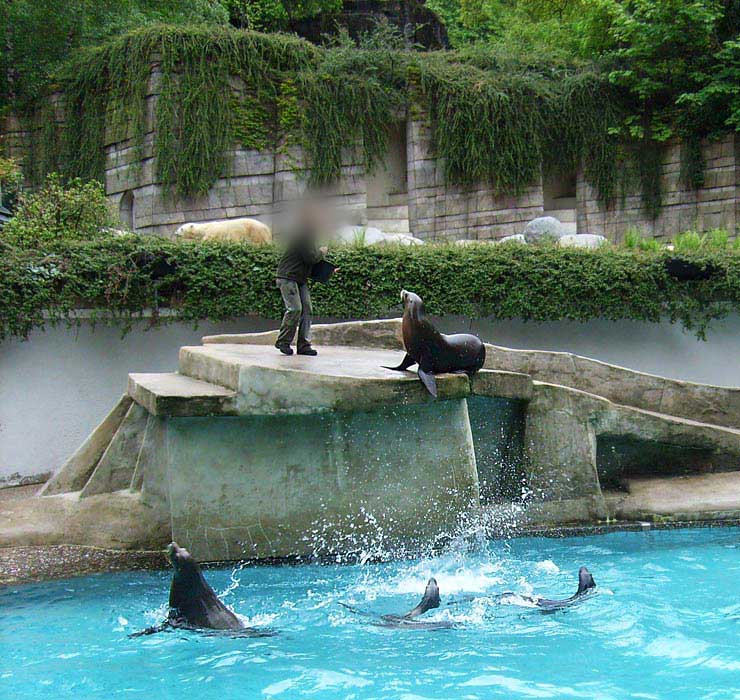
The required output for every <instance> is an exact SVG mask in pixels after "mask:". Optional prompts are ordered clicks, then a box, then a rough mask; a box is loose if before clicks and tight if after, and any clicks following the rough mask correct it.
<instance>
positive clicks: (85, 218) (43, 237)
mask: <svg viewBox="0 0 740 700" xmlns="http://www.w3.org/2000/svg"><path fill="white" fill-rule="evenodd" d="M118 225H119V224H118V222H117V220H116V219H115V218H114V217H113V214H112V212H111V211H110V207H109V204H108V201H107V200H106V198H105V190H104V188H103V185H101V184H100V183H99V182H95V181H91V182H84V181H83V180H80V179H75V180H72V181H71V182H69V183H68V184H66V185H64V184H62V180H61V178H60V177H59V175H57V174H51V175H49V176H48V177H47V178H46V181H45V182H44V185H43V187H41V189H40V190H38V191H37V192H33V193H30V194H23V195H21V196H20V198H19V200H18V206H17V208H16V212H15V216H14V217H13V218H12V219H11V220H10V221H9V222H8V223H7V224H6V225H5V227H4V228H3V230H2V232H1V233H0V236H1V237H2V240H4V241H5V242H6V243H10V244H12V245H17V246H23V247H30V248H35V247H38V246H43V245H45V244H48V243H53V242H55V241H90V240H95V239H98V238H102V237H106V236H109V235H110V232H109V231H106V229H110V228H113V227H115V226H118Z"/></svg>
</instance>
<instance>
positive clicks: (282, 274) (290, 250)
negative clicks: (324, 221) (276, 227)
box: [276, 236, 324, 284]
mask: <svg viewBox="0 0 740 700" xmlns="http://www.w3.org/2000/svg"><path fill="white" fill-rule="evenodd" d="M323 257H324V256H323V254H322V252H321V251H320V250H319V249H318V248H317V247H316V243H315V241H314V239H313V237H312V236H298V237H297V238H295V239H294V240H293V241H291V242H290V243H289V244H288V247H287V248H286V250H285V252H284V253H283V256H282V257H281V258H280V262H279V263H278V269H277V275H276V276H277V278H278V279H286V280H292V281H293V282H297V283H298V284H305V283H306V282H307V281H308V278H309V276H310V274H311V268H312V267H313V266H314V265H315V264H316V263H317V262H319V260H321V259H322V258H323Z"/></svg>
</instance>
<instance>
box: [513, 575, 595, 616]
mask: <svg viewBox="0 0 740 700" xmlns="http://www.w3.org/2000/svg"><path fill="white" fill-rule="evenodd" d="M595 589H596V581H594V577H593V576H591V572H590V571H589V570H588V569H587V568H586V567H585V566H582V567H581V568H580V569H579V570H578V590H577V591H576V592H575V593H574V594H573V595H572V596H570V597H569V598H563V599H562V600H551V599H549V598H538V597H534V596H522V595H518V594H516V593H502V594H501V596H499V599H501V598H509V597H512V598H520V599H523V600H526V601H527V602H529V603H533V604H534V605H535V606H536V607H538V608H539V609H540V610H541V611H542V612H555V611H556V610H562V609H563V608H569V607H570V606H571V605H576V604H577V603H581V602H583V600H584V599H585V598H586V597H588V596H589V595H590V594H591V593H593V592H594V590H595Z"/></svg>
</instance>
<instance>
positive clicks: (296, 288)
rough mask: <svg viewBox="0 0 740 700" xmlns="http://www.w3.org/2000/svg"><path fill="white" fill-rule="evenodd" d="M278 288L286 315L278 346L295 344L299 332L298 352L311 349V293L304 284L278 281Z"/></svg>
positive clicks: (281, 327) (284, 280) (283, 280)
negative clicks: (296, 334) (294, 340)
mask: <svg viewBox="0 0 740 700" xmlns="http://www.w3.org/2000/svg"><path fill="white" fill-rule="evenodd" d="M277 286H278V288H279V289H280V294H282V296H283V301H284V302H285V314H283V322H282V323H281V324H280V333H279V334H278V339H277V343H275V344H276V345H279V346H286V345H290V344H291V343H292V342H293V338H294V337H295V332H296V329H297V330H298V351H299V352H300V351H301V350H305V349H306V348H309V347H311V293H310V292H309V290H308V285H307V284H306V283H305V282H304V283H303V284H298V282H293V281H292V280H286V279H278V281H277Z"/></svg>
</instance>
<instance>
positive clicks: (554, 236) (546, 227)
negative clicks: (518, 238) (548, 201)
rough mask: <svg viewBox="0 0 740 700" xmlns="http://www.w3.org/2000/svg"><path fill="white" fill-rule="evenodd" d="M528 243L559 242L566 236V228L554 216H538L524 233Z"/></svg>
mask: <svg viewBox="0 0 740 700" xmlns="http://www.w3.org/2000/svg"><path fill="white" fill-rule="evenodd" d="M522 235H523V236H524V239H525V240H526V241H527V243H542V242H544V241H547V240H558V239H559V238H562V237H563V236H564V235H566V231H565V227H564V226H563V224H561V223H560V221H558V219H556V218H555V217H554V216H538V217H537V218H536V219H532V221H530V222H529V223H528V224H527V225H526V226H525V227H524V232H523V233H522Z"/></svg>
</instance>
